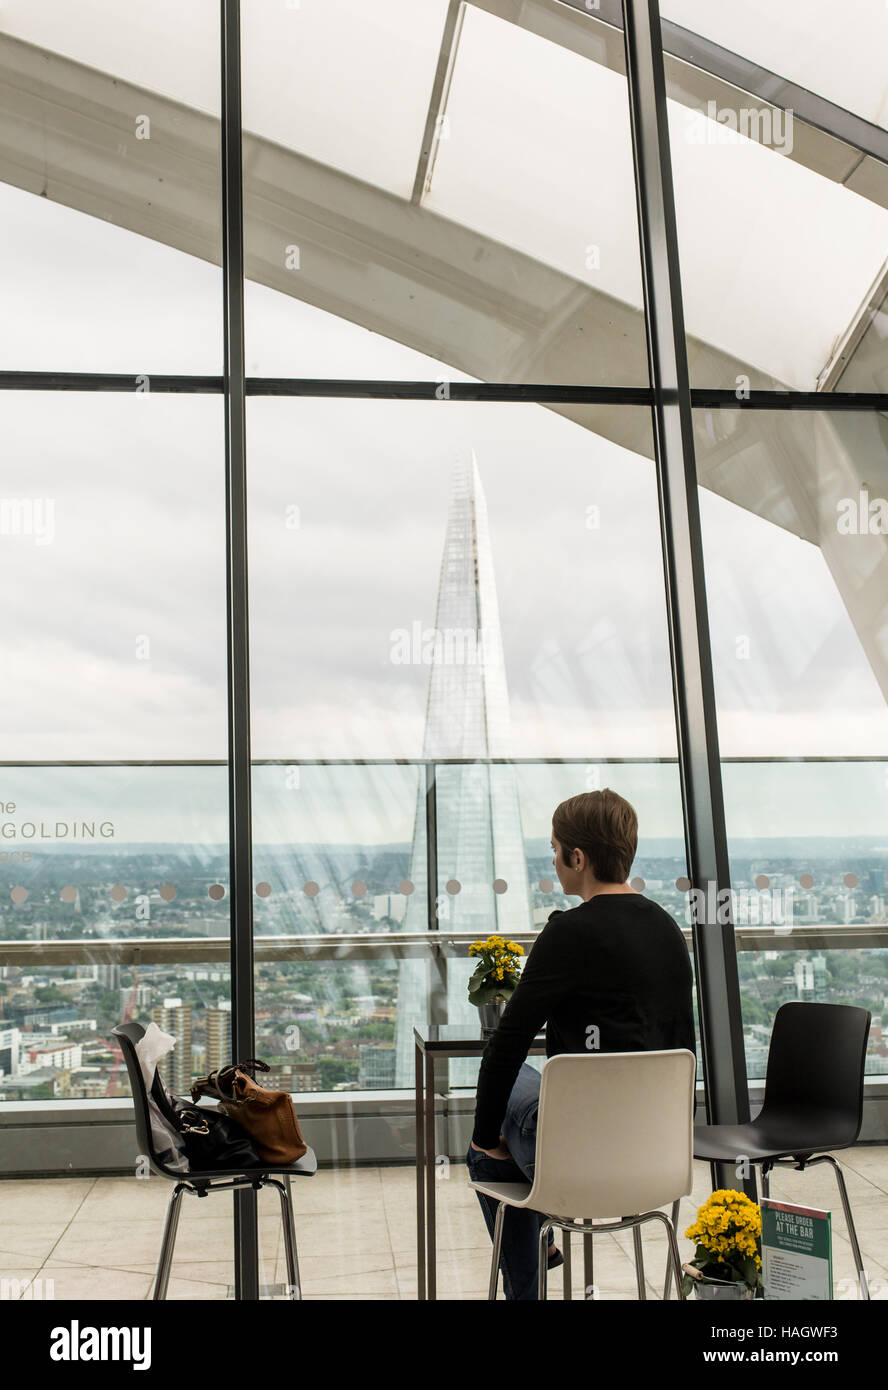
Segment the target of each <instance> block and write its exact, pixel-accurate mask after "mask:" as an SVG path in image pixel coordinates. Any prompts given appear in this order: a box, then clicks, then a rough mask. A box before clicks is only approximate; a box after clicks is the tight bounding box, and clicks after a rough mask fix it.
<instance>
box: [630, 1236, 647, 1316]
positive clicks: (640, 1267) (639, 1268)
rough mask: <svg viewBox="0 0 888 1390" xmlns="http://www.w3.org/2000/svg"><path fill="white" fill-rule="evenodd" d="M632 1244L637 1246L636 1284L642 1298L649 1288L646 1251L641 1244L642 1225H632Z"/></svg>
mask: <svg viewBox="0 0 888 1390" xmlns="http://www.w3.org/2000/svg"><path fill="white" fill-rule="evenodd" d="M632 1244H633V1246H634V1247H635V1284H636V1287H637V1289H638V1297H639V1298H640V1299H646V1298H647V1289H646V1288H645V1283H644V1251H643V1249H642V1246H641V1227H640V1226H633V1227H632Z"/></svg>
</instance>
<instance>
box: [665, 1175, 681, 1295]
mask: <svg viewBox="0 0 888 1390" xmlns="http://www.w3.org/2000/svg"><path fill="white" fill-rule="evenodd" d="M680 1207H681V1198H680V1197H676V1199H675V1201H674V1202H673V1203H672V1225H673V1227H674V1229H675V1230H676V1231H677V1230H678V1212H679V1208H680ZM671 1287H672V1259H671V1256H670V1255H667V1256H666V1282H665V1283H664V1285H663V1302H664V1303H666V1301H667V1300H668V1298H669V1290H670V1288H671Z"/></svg>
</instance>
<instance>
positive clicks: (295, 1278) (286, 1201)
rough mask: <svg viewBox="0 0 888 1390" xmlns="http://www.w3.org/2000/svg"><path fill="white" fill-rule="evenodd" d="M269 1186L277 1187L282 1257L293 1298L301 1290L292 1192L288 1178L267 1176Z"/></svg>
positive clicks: (299, 1296)
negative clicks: (285, 1262) (282, 1180)
mask: <svg viewBox="0 0 888 1390" xmlns="http://www.w3.org/2000/svg"><path fill="white" fill-rule="evenodd" d="M268 1182H269V1186H270V1187H274V1188H276V1189H277V1194H278V1197H279V1198H280V1203H281V1226H282V1228H283V1235H284V1257H285V1259H286V1261H287V1287H288V1288H289V1290H290V1297H291V1298H293V1299H298V1298H301V1296H302V1291H301V1289H300V1287H299V1265H298V1263H297V1260H296V1235H295V1230H294V1225H293V1203H292V1193H291V1192H290V1190H289V1189H290V1179H289V1178H286V1179H285V1182H286V1187H285V1186H284V1183H282V1182H278V1181H277V1180H276V1179H275V1178H269V1180H268Z"/></svg>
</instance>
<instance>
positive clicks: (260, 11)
mask: <svg viewBox="0 0 888 1390" xmlns="http://www.w3.org/2000/svg"><path fill="white" fill-rule="evenodd" d="M446 15H447V0H425V2H424V3H423V4H422V5H417V4H415V3H413V0H382V3H379V4H374V5H365V4H363V3H361V0H299V3H297V4H282V3H281V0H250V4H248V5H245V6H243V8H242V19H241V24H242V40H241V43H242V49H243V73H244V77H243V82H244V91H243V120H244V129H245V130H247V131H249V132H251V133H252V134H254V135H258V136H261V137H262V138H263V140H271V141H274V142H275V143H276V144H279V145H286V146H288V147H289V148H291V149H293V150H298V151H299V153H300V154H303V155H308V156H309V157H310V158H311V159H315V160H318V161H319V162H320V163H322V164H329V165H332V166H334V167H335V168H337V169H342V170H344V171H345V172H347V173H349V174H352V175H354V176H355V177H356V178H359V179H363V180H364V181H366V182H367V183H372V184H376V185H377V186H379V187H380V188H388V189H390V190H391V191H392V192H393V193H397V194H399V195H400V196H401V197H409V196H410V192H411V190H412V188H413V180H414V177H415V174H416V163H417V159H418V158H419V152H420V147H421V145H422V139H423V132H424V129H425V120H426V113H427V111H428V105H429V99H430V97H431V92H432V83H433V81H434V77H435V69H436V67H437V63H438V52H439V49H440V47H441V39H442V36H443V32H444V20H445V17H446Z"/></svg>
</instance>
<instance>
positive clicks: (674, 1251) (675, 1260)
mask: <svg viewBox="0 0 888 1390" xmlns="http://www.w3.org/2000/svg"><path fill="white" fill-rule="evenodd" d="M676 1205H677V1203H676ZM674 1209H675V1207H674V1206H673V1210H674ZM644 1219H645V1220H646V1221H662V1223H663V1225H664V1226H665V1227H666V1237H667V1239H668V1241H669V1262H670V1265H671V1268H672V1273H673V1276H674V1278H675V1287H676V1288H677V1289H678V1296H679V1298H680V1299H684V1294H683V1293H682V1291H681V1259H680V1256H679V1253H678V1241H677V1240H676V1238H675V1227H674V1225H673V1224H672V1222H671V1221H670V1220H669V1217H668V1216H667V1215H666V1214H665V1212H662V1211H652V1212H648V1213H647V1214H646V1215H645V1218H644Z"/></svg>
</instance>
